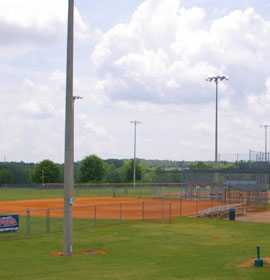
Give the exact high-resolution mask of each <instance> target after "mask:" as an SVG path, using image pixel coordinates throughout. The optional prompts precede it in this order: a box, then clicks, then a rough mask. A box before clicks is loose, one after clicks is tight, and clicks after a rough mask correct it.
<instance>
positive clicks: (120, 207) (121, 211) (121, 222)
mask: <svg viewBox="0 0 270 280" xmlns="http://www.w3.org/2000/svg"><path fill="white" fill-rule="evenodd" d="M121 223H122V203H120V224H121Z"/></svg>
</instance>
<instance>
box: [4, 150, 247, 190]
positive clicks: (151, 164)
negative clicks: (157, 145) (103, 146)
mask: <svg viewBox="0 0 270 280" xmlns="http://www.w3.org/2000/svg"><path fill="white" fill-rule="evenodd" d="M136 163H137V164H136V181H137V182H143V183H155V182H180V181H181V173H180V172H172V171H179V170H181V169H185V168H191V169H197V168H199V169H210V168H213V162H210V161H208V162H201V161H199V162H198V161H196V162H191V161H173V160H146V159H137V161H136ZM243 164H245V163H242V165H243ZM133 165H134V162H133V160H132V159H105V160H102V159H100V158H98V157H96V156H94V155H92V156H88V157H85V159H83V160H82V161H78V162H75V163H74V180H75V183H82V182H104V183H127V182H132V181H133ZM220 167H221V168H228V167H232V168H234V167H236V165H235V164H231V163H227V162H222V163H220ZM169 171H170V172H169ZM63 181H64V164H57V163H53V162H52V161H50V160H44V161H41V162H39V163H36V164H35V163H25V162H23V161H21V162H0V185H4V184H34V183H37V184H40V183H62V182H63Z"/></svg>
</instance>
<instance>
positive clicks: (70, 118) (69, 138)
mask: <svg viewBox="0 0 270 280" xmlns="http://www.w3.org/2000/svg"><path fill="white" fill-rule="evenodd" d="M73 26H74V0H69V1H68V30H67V68H66V120H65V168H64V226H63V254H64V256H72V251H73V248H72V241H73V224H72V205H73V201H74V199H73V184H74V174H73V161H74V111H73V109H74V97H73Z"/></svg>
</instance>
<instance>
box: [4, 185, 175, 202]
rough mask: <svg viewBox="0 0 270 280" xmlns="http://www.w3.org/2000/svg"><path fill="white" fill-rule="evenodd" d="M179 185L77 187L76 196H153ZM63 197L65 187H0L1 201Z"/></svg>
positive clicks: (173, 190) (173, 189) (172, 189)
mask: <svg viewBox="0 0 270 280" xmlns="http://www.w3.org/2000/svg"><path fill="white" fill-rule="evenodd" d="M179 191H180V188H179V187H173V186H172V187H166V188H164V187H140V186H137V187H136V188H133V187H132V186H129V187H127V188H125V187H115V188H112V187H111V188H109V187H108V188H102V187H100V188H98V187H96V188H75V189H74V197H113V196H116V197H144V198H152V197H155V196H156V195H158V194H160V193H161V192H168V193H170V192H172V193H174V192H179ZM60 197H63V189H48V188H46V187H44V188H40V189H32V188H0V201H4V200H20V199H38V198H60Z"/></svg>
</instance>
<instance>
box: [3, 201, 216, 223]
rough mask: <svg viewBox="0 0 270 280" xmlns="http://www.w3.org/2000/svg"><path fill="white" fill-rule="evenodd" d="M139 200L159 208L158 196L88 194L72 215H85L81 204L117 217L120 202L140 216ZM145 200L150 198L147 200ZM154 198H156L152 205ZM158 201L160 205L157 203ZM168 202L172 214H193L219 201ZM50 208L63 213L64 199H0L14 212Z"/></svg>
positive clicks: (37, 213) (132, 215) (130, 214)
mask: <svg viewBox="0 0 270 280" xmlns="http://www.w3.org/2000/svg"><path fill="white" fill-rule="evenodd" d="M142 202H145V203H146V204H145V205H148V207H149V208H152V209H151V212H153V211H160V203H161V202H162V201H161V200H160V199H145V198H117V197H115V198H112V197H89V198H76V199H75V203H74V205H73V206H74V208H73V217H74V218H87V217H89V210H87V207H85V209H84V208H83V207H82V206H94V205H96V206H97V207H99V210H98V216H99V218H106V219H108V218H110V219H118V218H119V209H118V207H119V205H120V204H121V207H122V208H123V211H124V213H126V215H127V216H128V218H129V219H140V218H141V209H142ZM147 202H151V203H149V204H147ZM155 202H157V204H156V206H155ZM158 203H159V206H157V205H158ZM168 203H171V213H172V217H178V216H180V214H181V215H182V216H193V215H194V213H195V212H196V211H201V210H204V209H207V208H210V207H211V206H215V205H220V203H219V202H212V205H211V203H210V201H187V200H182V201H181V202H180V201H179V200H164V205H166V207H167V211H168V205H169V204H168ZM48 208H50V209H52V210H53V211H51V215H52V216H54V217H62V216H63V199H60V198H56V199H27V200H10V201H1V202H0V212H5V213H7V212H13V211H26V210H27V209H29V210H42V209H48ZM31 215H32V216H43V215H44V212H43V211H31Z"/></svg>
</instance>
